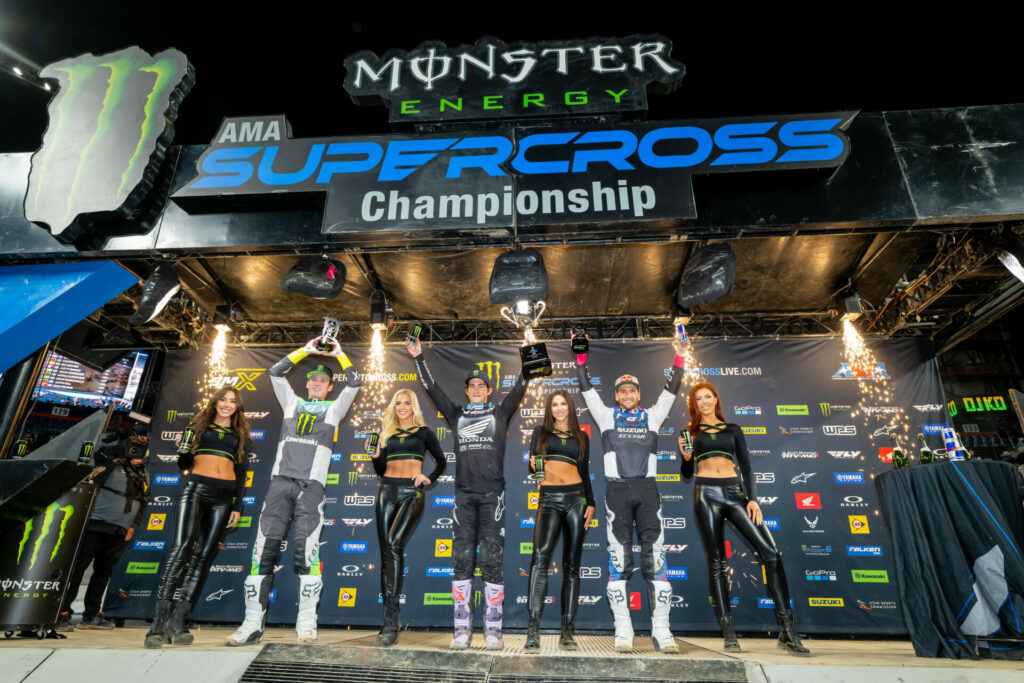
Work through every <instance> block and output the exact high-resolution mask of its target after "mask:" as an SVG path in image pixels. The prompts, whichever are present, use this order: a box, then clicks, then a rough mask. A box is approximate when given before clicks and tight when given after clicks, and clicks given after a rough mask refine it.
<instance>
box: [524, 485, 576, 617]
mask: <svg viewBox="0 0 1024 683" xmlns="http://www.w3.org/2000/svg"><path fill="white" fill-rule="evenodd" d="M586 510H587V500H586V498H584V497H583V486H582V484H569V485H567V486H554V485H549V486H541V487H540V504H539V505H538V509H537V523H536V525H535V526H534V528H533V558H532V559H531V560H530V589H529V590H530V597H529V603H528V606H527V611H528V612H529V614H530V615H534V614H540V612H541V610H542V608H543V607H544V597H545V595H546V594H547V590H548V566H549V565H550V564H551V555H552V553H554V551H555V545H557V544H558V537H559V535H561V536H562V616H564V617H568V618H569V619H570V620H572V619H575V618H576V607H577V606H578V605H579V601H580V555H581V553H582V552H583V536H584V534H586V531H587V528H586V525H585V524H584V523H583V517H584V514H585V513H586Z"/></svg>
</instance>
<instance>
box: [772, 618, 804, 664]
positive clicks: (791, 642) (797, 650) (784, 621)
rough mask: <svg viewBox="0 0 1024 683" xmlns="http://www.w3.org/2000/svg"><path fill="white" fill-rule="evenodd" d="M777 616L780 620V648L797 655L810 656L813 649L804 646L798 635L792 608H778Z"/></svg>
mask: <svg viewBox="0 0 1024 683" xmlns="http://www.w3.org/2000/svg"><path fill="white" fill-rule="evenodd" d="M775 616H776V617H777V618H778V620H779V649H780V650H785V651H787V652H789V654H791V655H793V656H795V657H810V656H811V651H810V650H808V649H807V648H806V647H804V645H803V643H801V642H800V636H799V635H797V632H796V626H795V625H794V624H793V613H792V612H791V611H790V610H777V611H776V613H775Z"/></svg>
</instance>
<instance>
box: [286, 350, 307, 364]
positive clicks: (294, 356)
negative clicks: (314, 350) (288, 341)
mask: <svg viewBox="0 0 1024 683" xmlns="http://www.w3.org/2000/svg"><path fill="white" fill-rule="evenodd" d="M308 355H309V354H307V353H306V352H305V351H304V350H302V349H295V350H294V351H292V352H291V353H289V354H288V360H290V361H291V362H292V365H297V364H298V363H299V362H301V361H302V359H303V358H305V357H306V356H308Z"/></svg>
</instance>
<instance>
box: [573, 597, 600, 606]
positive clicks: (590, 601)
mask: <svg viewBox="0 0 1024 683" xmlns="http://www.w3.org/2000/svg"><path fill="white" fill-rule="evenodd" d="M603 597H604V596H603V595H581V596H580V602H579V604H581V605H596V604H597V603H599V602H601V598H603Z"/></svg>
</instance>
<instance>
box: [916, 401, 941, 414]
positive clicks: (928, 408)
mask: <svg viewBox="0 0 1024 683" xmlns="http://www.w3.org/2000/svg"><path fill="white" fill-rule="evenodd" d="M914 410H917V411H919V412H922V413H935V412H938V411H940V410H942V404H941V403H922V404H920V405H918V404H916V403H915V404H914Z"/></svg>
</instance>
